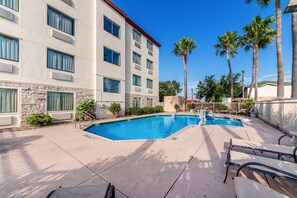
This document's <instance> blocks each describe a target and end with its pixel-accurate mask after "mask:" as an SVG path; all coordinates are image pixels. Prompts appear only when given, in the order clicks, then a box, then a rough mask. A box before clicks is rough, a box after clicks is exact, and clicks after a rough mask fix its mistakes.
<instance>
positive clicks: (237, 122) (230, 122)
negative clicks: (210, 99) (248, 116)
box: [206, 116, 243, 127]
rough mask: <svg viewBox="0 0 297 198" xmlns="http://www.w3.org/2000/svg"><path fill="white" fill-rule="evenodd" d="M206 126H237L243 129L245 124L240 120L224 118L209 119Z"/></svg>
mask: <svg viewBox="0 0 297 198" xmlns="http://www.w3.org/2000/svg"><path fill="white" fill-rule="evenodd" d="M206 125H224V126H236V127H243V124H242V122H241V121H240V120H237V119H230V118H223V117H209V116H208V117H207V118H206Z"/></svg>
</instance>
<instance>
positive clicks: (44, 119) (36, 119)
mask: <svg viewBox="0 0 297 198" xmlns="http://www.w3.org/2000/svg"><path fill="white" fill-rule="evenodd" d="M51 122H52V118H51V116H49V115H46V114H32V115H30V116H29V117H28V118H26V123H27V124H29V125H33V126H47V125H49V124H51Z"/></svg>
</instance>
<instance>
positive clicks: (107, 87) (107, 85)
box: [103, 78, 120, 93]
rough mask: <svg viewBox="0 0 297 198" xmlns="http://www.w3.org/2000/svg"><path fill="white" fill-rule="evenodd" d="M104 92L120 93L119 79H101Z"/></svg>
mask: <svg viewBox="0 0 297 198" xmlns="http://www.w3.org/2000/svg"><path fill="white" fill-rule="evenodd" d="M103 84H104V85H103V86H104V92H108V93H120V81H119V80H112V79H109V78H104V79H103Z"/></svg>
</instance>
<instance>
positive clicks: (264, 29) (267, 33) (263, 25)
mask: <svg viewBox="0 0 297 198" xmlns="http://www.w3.org/2000/svg"><path fill="white" fill-rule="evenodd" d="M274 22H275V20H274V17H273V16H270V17H267V18H266V19H263V20H262V18H261V17H260V16H256V17H255V18H253V20H252V23H250V24H248V25H246V26H244V27H243V31H244V33H245V34H244V35H243V36H242V38H241V41H240V43H241V45H243V46H244V49H245V50H246V51H248V50H249V49H251V48H253V63H254V66H255V74H254V75H255V76H254V86H255V100H256V101H257V100H258V72H259V49H264V48H266V47H267V46H268V45H269V44H271V43H272V42H273V39H274V37H275V34H276V32H275V30H274V29H273V27H272V24H273V23H274ZM252 83H253V82H252ZM252 85H253V84H252ZM251 88H252V86H251Z"/></svg>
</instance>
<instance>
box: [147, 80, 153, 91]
mask: <svg viewBox="0 0 297 198" xmlns="http://www.w3.org/2000/svg"><path fill="white" fill-rule="evenodd" d="M146 88H148V89H152V88H153V80H151V79H146Z"/></svg>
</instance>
